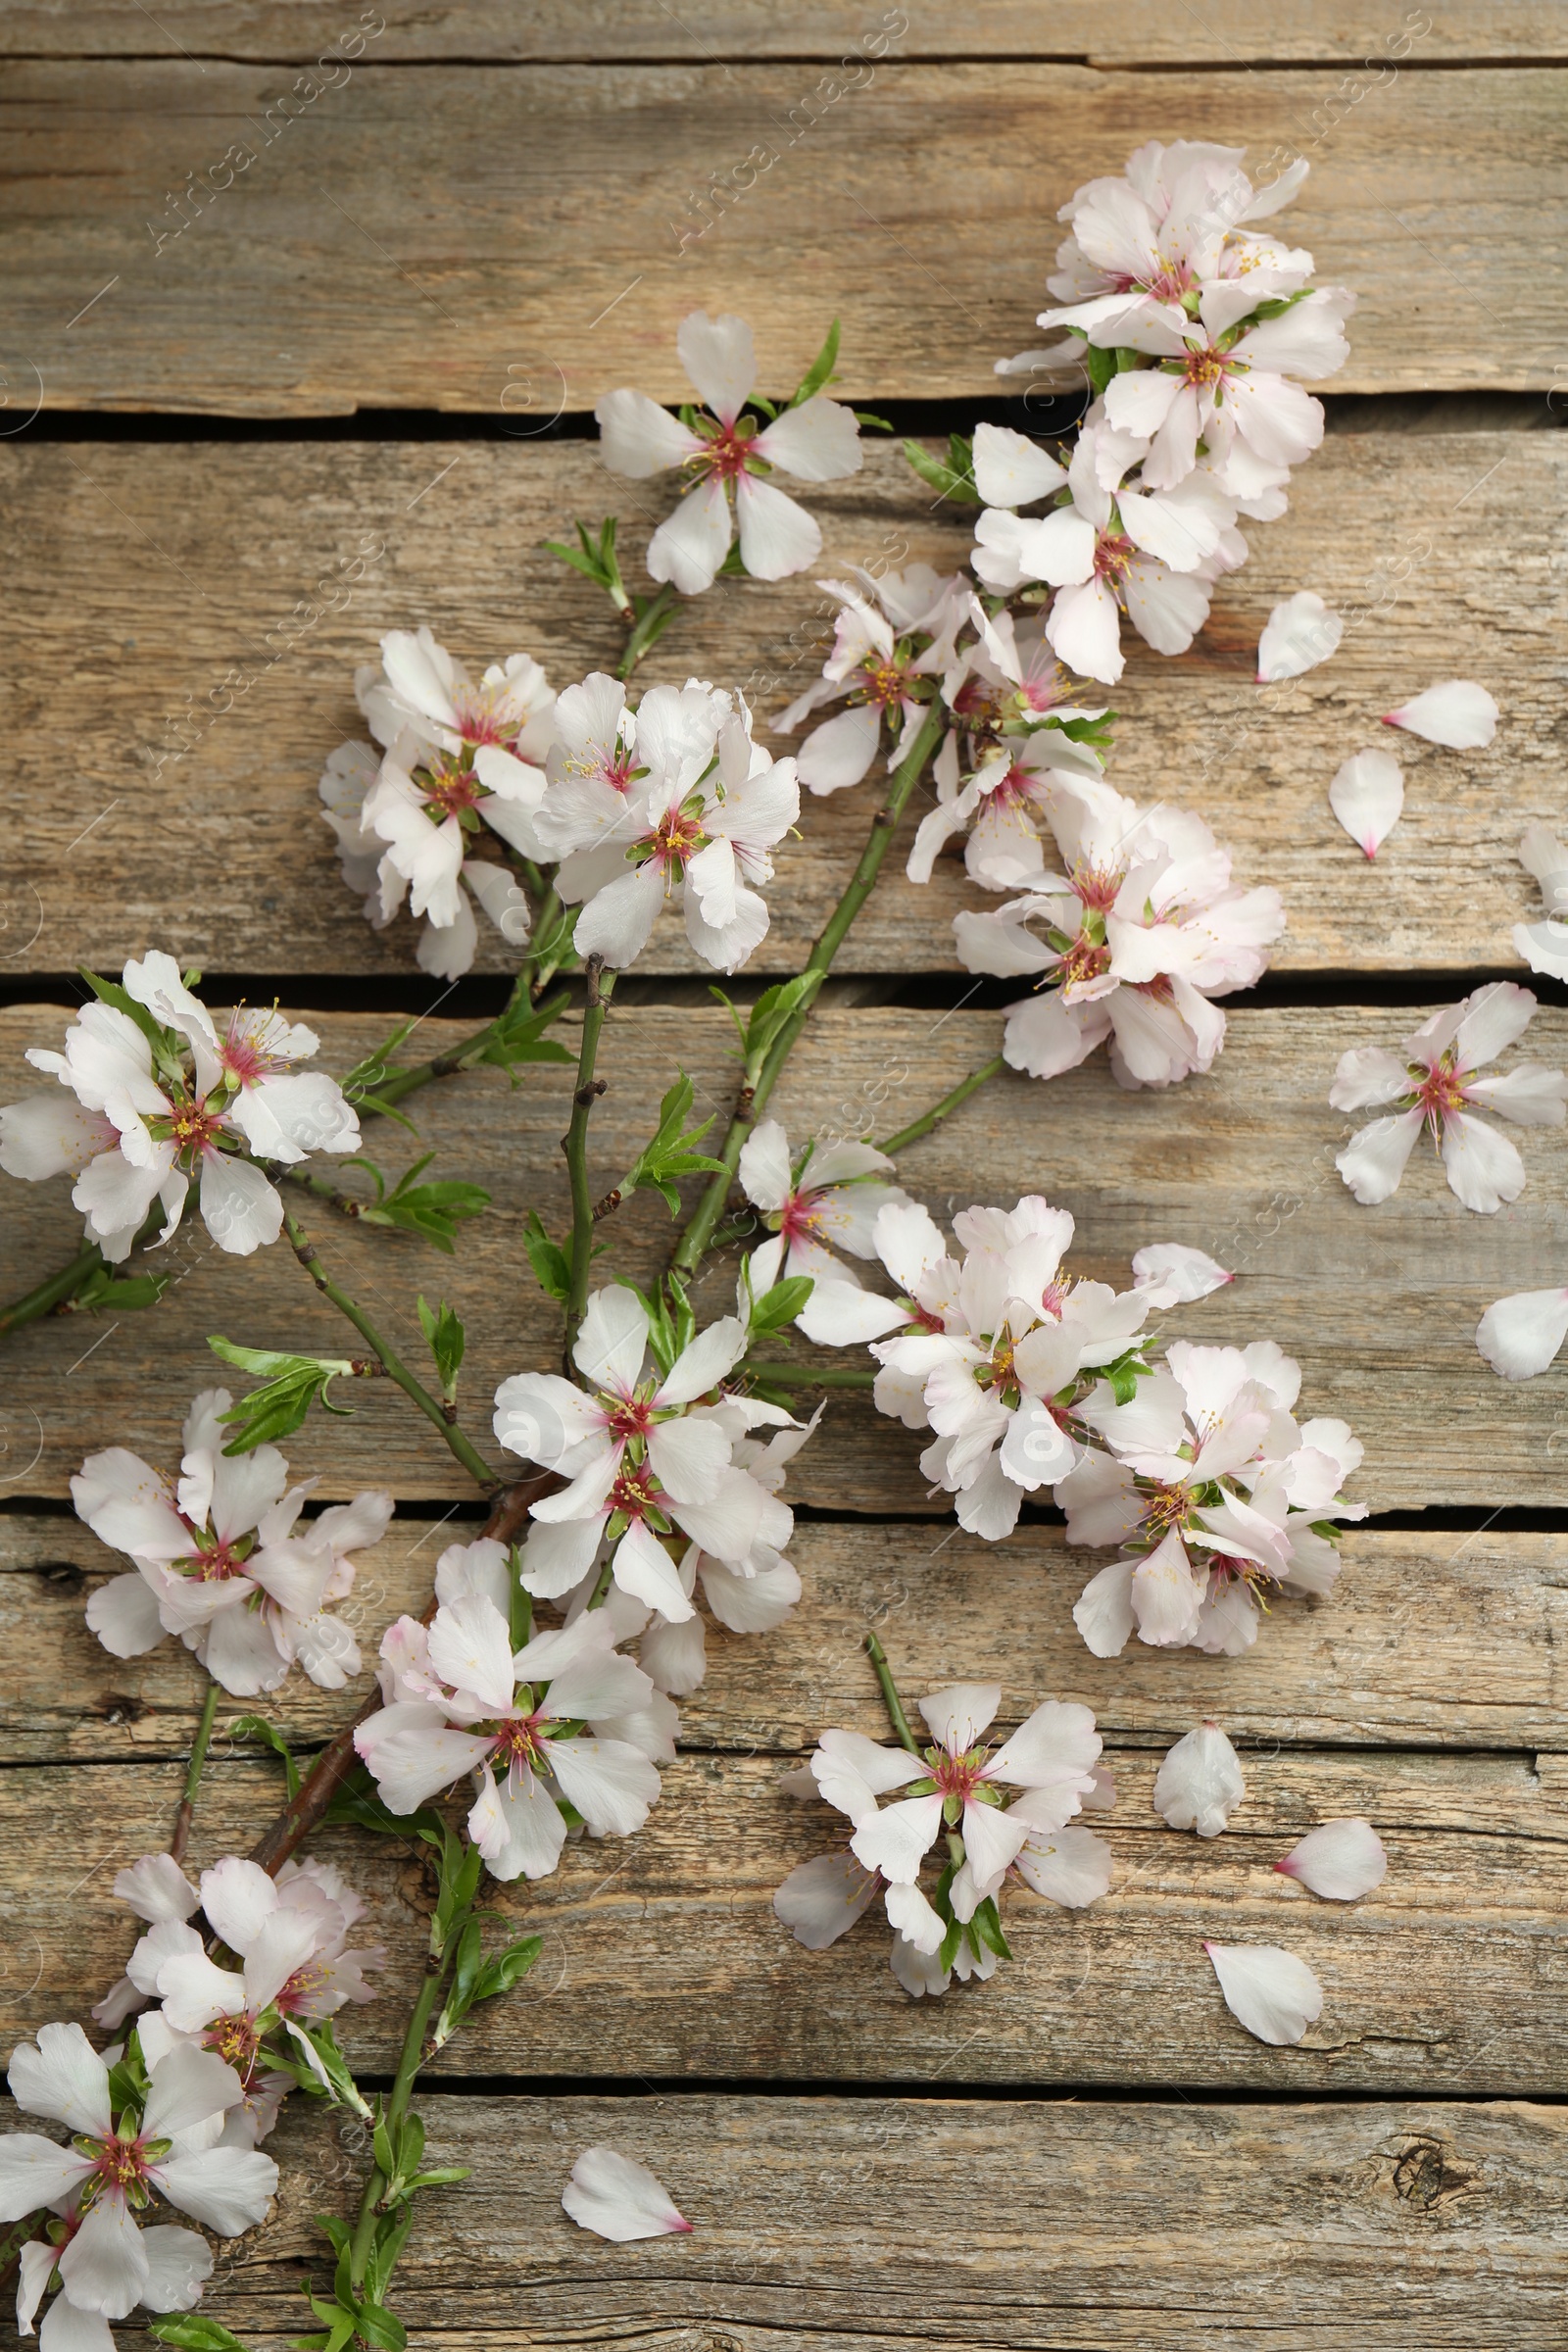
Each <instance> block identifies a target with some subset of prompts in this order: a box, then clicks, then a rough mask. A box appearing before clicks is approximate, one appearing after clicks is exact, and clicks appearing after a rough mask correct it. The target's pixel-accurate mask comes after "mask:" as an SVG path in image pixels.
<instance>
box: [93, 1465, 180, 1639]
mask: <svg viewBox="0 0 1568 2352" xmlns="http://www.w3.org/2000/svg"><path fill="white" fill-rule="evenodd" d="M73 1483H74V1482H73ZM153 1573H154V1574H157V1573H158V1571H156V1570H155V1571H154V1572H153ZM86 1617H87V1626H88V1630H89V1631H90V1632H92V1633H94V1634H96V1635H97V1637H98V1639H99V1641H100V1642H102V1643H103V1645H104V1647H105V1649H107V1650H108V1651H109V1652H110V1654H111V1656H113V1657H117V1658H139V1657H141V1656H142V1655H143V1654H144V1653H145V1652H146V1651H147V1650H149V1649H152V1648H155V1647H156V1645H157V1644H158V1643H159V1642H161V1641H162V1640H163V1638H164V1634H165V1630H166V1629H165V1626H164V1622H163V1619H162V1618H161V1617H160V1615H159V1613H158V1595H157V1593H155V1592H154V1591H153V1589H152V1586H151V1585H150V1584H149V1582H148V1581H147V1578H146V1577H145V1576H142V1575H139V1574H137V1573H136V1572H135V1571H134V1570H132V1572H131V1573H130V1575H128V1576H112V1577H111V1578H110V1579H109V1582H108V1583H107V1584H106V1585H100V1586H99V1587H98V1589H97V1591H96V1592H95V1593H91V1594H90V1595H89V1597H88V1601H87V1609H86Z"/></svg>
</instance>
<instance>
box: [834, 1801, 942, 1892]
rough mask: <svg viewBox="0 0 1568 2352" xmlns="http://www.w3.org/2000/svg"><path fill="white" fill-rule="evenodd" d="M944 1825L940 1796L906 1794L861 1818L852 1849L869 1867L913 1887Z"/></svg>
mask: <svg viewBox="0 0 1568 2352" xmlns="http://www.w3.org/2000/svg"><path fill="white" fill-rule="evenodd" d="M941 1828H942V1798H941V1797H940V1795H932V1796H909V1797H905V1798H904V1799H903V1800H902V1801H901V1802H900V1803H898V1804H896V1805H884V1806H883V1807H882V1809H881V1811H880V1812H878V1813H875V1814H871V1815H867V1816H866V1818H865V1819H864V1820H862V1821H860V1822H859V1823H858V1826H857V1828H856V1832H855V1835H854V1837H853V1838H851V1839H850V1848H851V1851H852V1852H853V1853H854V1855H855V1857H856V1859H857V1861H858V1862H862V1863H863V1864H864V1865H865V1868H866V1869H867V1870H879V1871H880V1872H881V1874H882V1876H883V1877H884V1878H885V1879H888V1880H890V1881H892V1882H893V1883H894V1884H895V1885H900V1886H906V1887H912V1886H913V1884H914V1882H915V1880H916V1879H917V1878H918V1877H919V1875H920V1864H921V1862H922V1860H923V1859H924V1857H925V1854H926V1852H927V1850H928V1848H929V1847H930V1845H931V1843H932V1841H933V1839H934V1838H936V1837H937V1835H938V1833H939V1831H940V1830H941Z"/></svg>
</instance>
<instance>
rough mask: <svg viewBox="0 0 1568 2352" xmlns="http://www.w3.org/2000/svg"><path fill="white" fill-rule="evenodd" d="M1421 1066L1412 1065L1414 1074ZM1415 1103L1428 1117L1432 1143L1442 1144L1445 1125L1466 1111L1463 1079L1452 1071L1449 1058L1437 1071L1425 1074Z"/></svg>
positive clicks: (1439, 1063)
mask: <svg viewBox="0 0 1568 2352" xmlns="http://www.w3.org/2000/svg"><path fill="white" fill-rule="evenodd" d="M1419 1066H1420V1065H1419V1064H1413V1065H1412V1070H1413V1069H1415V1068H1419ZM1415 1102H1416V1104H1417V1105H1419V1107H1420V1109H1421V1110H1422V1111H1423V1112H1424V1113H1425V1116H1426V1121H1427V1124H1428V1126H1429V1127H1430V1128H1431V1130H1432V1135H1433V1140H1434V1141H1435V1142H1436V1141H1439V1140H1440V1139H1441V1138H1442V1135H1443V1129H1444V1124H1445V1122H1446V1120H1448V1119H1451V1118H1452V1116H1453V1114H1454V1112H1455V1111H1459V1110H1463V1108H1464V1105H1465V1091H1464V1078H1463V1076H1462V1075H1461V1074H1460V1072H1459V1071H1457V1070H1456V1069H1455V1068H1454V1067H1453V1064H1452V1062H1451V1061H1450V1059H1449V1057H1448V1055H1447V1054H1444V1056H1443V1058H1442V1060H1441V1061H1439V1062H1438V1064H1437V1066H1436V1067H1435V1068H1433V1069H1430V1070H1427V1071H1426V1072H1424V1073H1423V1075H1422V1079H1421V1083H1420V1085H1419V1086H1418V1087H1417V1088H1416V1092H1415Z"/></svg>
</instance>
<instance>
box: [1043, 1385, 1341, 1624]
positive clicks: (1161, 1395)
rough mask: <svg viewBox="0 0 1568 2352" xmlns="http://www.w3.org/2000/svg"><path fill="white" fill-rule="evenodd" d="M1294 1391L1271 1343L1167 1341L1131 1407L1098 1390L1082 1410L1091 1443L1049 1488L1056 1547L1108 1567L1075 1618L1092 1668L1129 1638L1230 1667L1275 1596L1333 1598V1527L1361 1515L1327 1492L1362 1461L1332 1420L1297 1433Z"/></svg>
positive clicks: (1127, 1399)
mask: <svg viewBox="0 0 1568 2352" xmlns="http://www.w3.org/2000/svg"><path fill="white" fill-rule="evenodd" d="M1300 1385H1301V1373H1300V1367H1299V1364H1297V1363H1295V1362H1294V1361H1293V1359H1292V1358H1291V1357H1290V1356H1288V1355H1286V1354H1284V1353H1282V1351H1281V1350H1280V1348H1277V1347H1276V1346H1275V1345H1274V1343H1273V1342H1272V1341H1270V1340H1257V1341H1254V1342H1253V1343H1252V1345H1251V1346H1250V1347H1249V1348H1196V1347H1193V1346H1191V1345H1190V1344H1189V1343H1188V1342H1186V1341H1183V1340H1177V1341H1173V1342H1172V1343H1171V1344H1170V1346H1169V1347H1168V1348H1166V1350H1165V1361H1164V1363H1163V1364H1162V1365H1159V1366H1157V1367H1156V1368H1155V1369H1154V1370H1153V1371H1152V1373H1151V1374H1150V1375H1149V1376H1148V1378H1146V1379H1141V1380H1140V1381H1139V1383H1138V1386H1137V1390H1136V1393H1135V1394H1133V1395H1131V1396H1125V1395H1122V1396H1119V1395H1118V1394H1117V1391H1116V1389H1115V1388H1113V1387H1112V1386H1111V1384H1110V1383H1109V1382H1108V1381H1103V1382H1100V1383H1097V1384H1096V1386H1095V1388H1094V1389H1093V1390H1092V1391H1091V1393H1090V1395H1089V1396H1088V1397H1085V1398H1084V1399H1083V1400H1082V1401H1081V1402H1080V1403H1079V1405H1078V1407H1077V1416H1078V1422H1079V1424H1080V1426H1081V1428H1082V1429H1083V1431H1084V1432H1085V1434H1086V1435H1090V1436H1092V1437H1093V1438H1094V1439H1095V1440H1098V1441H1099V1442H1098V1443H1091V1444H1090V1445H1088V1446H1086V1448H1085V1449H1084V1451H1083V1453H1082V1455H1081V1457H1080V1459H1079V1460H1078V1461H1077V1462H1076V1463H1075V1465H1074V1466H1073V1468H1072V1470H1071V1471H1070V1472H1069V1473H1068V1475H1067V1476H1066V1477H1065V1478H1064V1479H1062V1480H1061V1481H1060V1483H1059V1484H1058V1485H1057V1487H1056V1490H1055V1498H1056V1501H1057V1502H1058V1503H1059V1504H1060V1505H1061V1507H1062V1508H1063V1510H1065V1512H1066V1514H1067V1541H1068V1543H1069V1544H1095V1545H1102V1544H1103V1545H1110V1544H1113V1545H1115V1546H1116V1548H1117V1550H1118V1551H1119V1553H1120V1554H1121V1556H1120V1557H1119V1558H1118V1559H1115V1560H1113V1561H1112V1562H1111V1563H1110V1565H1109V1566H1108V1567H1105V1568H1102V1569H1101V1570H1100V1571H1099V1573H1098V1574H1097V1575H1095V1576H1093V1577H1091V1578H1090V1580H1089V1583H1088V1584H1087V1585H1086V1586H1085V1587H1084V1590H1083V1593H1082V1595H1081V1596H1080V1598H1079V1600H1078V1602H1077V1604H1076V1606H1075V1607H1074V1609H1073V1622H1074V1623H1075V1624H1076V1626H1077V1628H1078V1631H1079V1632H1080V1633H1081V1634H1082V1636H1083V1638H1084V1640H1085V1642H1087V1643H1088V1645H1089V1647H1090V1648H1091V1649H1092V1650H1093V1651H1094V1653H1095V1655H1096V1657H1099V1658H1110V1657H1114V1656H1116V1655H1117V1653H1118V1652H1119V1651H1120V1650H1121V1649H1123V1648H1124V1647H1125V1646H1126V1643H1127V1642H1128V1639H1129V1638H1130V1636H1131V1635H1132V1634H1133V1633H1134V1632H1135V1631H1136V1633H1137V1635H1138V1638H1139V1640H1140V1641H1141V1642H1149V1643H1151V1644H1152V1645H1153V1646H1155V1647H1167V1648H1168V1647H1180V1646H1183V1645H1186V1646H1187V1647H1189V1648H1193V1649H1204V1650H1209V1651H1213V1652H1218V1653H1221V1654H1223V1655H1225V1656H1229V1657H1234V1656H1237V1655H1239V1654H1240V1652H1241V1651H1243V1650H1245V1649H1249V1648H1250V1646H1251V1644H1252V1643H1253V1642H1255V1641H1256V1639H1257V1626H1258V1618H1259V1616H1260V1614H1261V1613H1262V1612H1263V1611H1264V1610H1266V1609H1267V1607H1268V1605H1269V1601H1270V1599H1271V1597H1272V1596H1273V1595H1274V1594H1275V1593H1293V1594H1301V1593H1327V1592H1328V1591H1330V1589H1331V1588H1332V1586H1333V1584H1334V1582H1335V1579H1336V1578H1337V1576H1338V1575H1339V1558H1338V1555H1337V1552H1336V1549H1335V1543H1336V1537H1335V1523H1336V1522H1337V1521H1340V1520H1345V1519H1361V1518H1364V1517H1365V1516H1366V1513H1365V1509H1364V1507H1363V1506H1362V1505H1360V1504H1356V1503H1348V1502H1346V1501H1345V1500H1344V1498H1343V1497H1342V1495H1341V1494H1340V1488H1341V1487H1342V1485H1343V1484H1344V1482H1345V1480H1346V1479H1347V1478H1348V1477H1349V1476H1350V1475H1351V1474H1352V1472H1354V1471H1355V1470H1356V1469H1357V1468H1358V1467H1359V1466H1360V1461H1361V1454H1362V1447H1361V1444H1360V1441H1359V1440H1358V1439H1356V1438H1354V1437H1352V1436H1351V1434H1350V1431H1349V1429H1348V1426H1347V1424H1346V1423H1345V1422H1343V1421H1334V1420H1316V1421H1306V1422H1302V1423H1298V1422H1297V1421H1296V1420H1295V1418H1294V1417H1293V1413H1292V1407H1293V1406H1294V1405H1295V1403H1296V1399H1297V1397H1298V1394H1299V1390H1300Z"/></svg>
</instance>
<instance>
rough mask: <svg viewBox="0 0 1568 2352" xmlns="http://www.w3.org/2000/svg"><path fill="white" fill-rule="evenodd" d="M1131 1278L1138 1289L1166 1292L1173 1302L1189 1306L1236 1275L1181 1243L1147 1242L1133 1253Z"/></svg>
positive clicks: (1210, 1258) (1232, 1280) (1202, 1252)
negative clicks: (1169, 1294) (1170, 1295)
mask: <svg viewBox="0 0 1568 2352" xmlns="http://www.w3.org/2000/svg"><path fill="white" fill-rule="evenodd" d="M1133 1280H1134V1281H1135V1282H1136V1283H1137V1285H1138V1287H1139V1289H1140V1290H1143V1291H1150V1290H1154V1291H1169V1292H1170V1293H1171V1294H1172V1295H1173V1301H1174V1302H1175V1303H1178V1304H1181V1305H1190V1304H1191V1303H1192V1301H1193V1300H1194V1299H1206V1298H1207V1297H1208V1295H1209V1293H1210V1292H1211V1291H1217V1290H1220V1289H1222V1288H1223V1286H1224V1285H1225V1284H1226V1283H1227V1282H1234V1281H1235V1280H1236V1277H1235V1275H1234V1274H1228V1273H1227V1272H1226V1271H1225V1268H1224V1267H1223V1266H1222V1265H1220V1264H1219V1263H1218V1262H1217V1261H1216V1260H1215V1259H1214V1258H1212V1257H1209V1256H1208V1255H1207V1254H1206V1253H1205V1251H1203V1250H1194V1249H1192V1248H1190V1247H1189V1245H1188V1244H1187V1243H1185V1242H1150V1243H1148V1244H1146V1246H1145V1247H1144V1248H1143V1249H1142V1250H1134V1252H1133Z"/></svg>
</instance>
